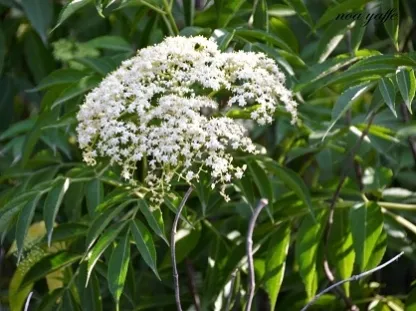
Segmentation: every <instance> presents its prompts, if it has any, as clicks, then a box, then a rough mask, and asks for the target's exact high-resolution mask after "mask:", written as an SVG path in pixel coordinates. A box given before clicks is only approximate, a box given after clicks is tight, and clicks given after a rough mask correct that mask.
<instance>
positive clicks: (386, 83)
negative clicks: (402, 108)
mask: <svg viewBox="0 0 416 311" xmlns="http://www.w3.org/2000/svg"><path fill="white" fill-rule="evenodd" d="M378 88H379V90H380V93H381V95H382V96H383V99H384V101H385V103H386V104H387V106H388V107H389V108H390V110H391V112H393V114H394V116H395V117H396V118H397V113H396V109H395V105H396V102H395V101H396V88H395V87H394V83H393V81H392V80H391V79H390V78H388V77H385V78H383V79H381V80H380V81H379V82H378Z"/></svg>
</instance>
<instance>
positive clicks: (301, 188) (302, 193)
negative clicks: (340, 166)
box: [265, 160, 315, 219]
mask: <svg viewBox="0 0 416 311" xmlns="http://www.w3.org/2000/svg"><path fill="white" fill-rule="evenodd" d="M265 165H266V166H267V167H268V169H269V170H270V171H272V172H273V173H274V174H275V176H276V177H277V178H278V179H280V180H281V181H282V182H283V184H284V185H286V186H287V187H288V188H289V189H291V190H292V191H293V192H294V193H296V195H297V196H298V197H299V198H300V199H301V200H302V201H303V203H305V205H306V206H307V207H308V209H309V212H310V215H311V217H312V219H314V217H315V216H314V212H313V206H312V199H311V195H310V192H309V190H308V187H306V185H305V182H304V181H303V180H302V178H300V177H299V175H297V174H296V173H295V172H293V171H291V170H289V169H287V168H285V167H282V166H280V165H279V164H278V163H277V162H275V161H273V160H267V161H265Z"/></svg>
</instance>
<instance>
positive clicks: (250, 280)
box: [246, 199, 268, 311]
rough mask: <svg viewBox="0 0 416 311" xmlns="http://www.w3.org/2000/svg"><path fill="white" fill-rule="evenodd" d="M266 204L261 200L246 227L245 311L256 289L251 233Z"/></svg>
mask: <svg viewBox="0 0 416 311" xmlns="http://www.w3.org/2000/svg"><path fill="white" fill-rule="evenodd" d="M267 204H268V201H267V200H266V199H261V200H260V202H259V204H258V205H257V207H256V209H255V210H254V212H253V215H252V216H251V218H250V222H249V225H248V232H247V240H246V250H247V261H248V275H249V278H248V292H247V295H248V296H247V305H246V311H250V310H251V305H252V303H253V298H254V289H255V287H256V280H255V274H254V259H253V232H254V227H255V225H256V220H257V217H259V214H260V212H261V210H262V209H263V208H264V207H265V206H266V205H267Z"/></svg>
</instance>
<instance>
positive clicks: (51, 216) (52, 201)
mask: <svg viewBox="0 0 416 311" xmlns="http://www.w3.org/2000/svg"><path fill="white" fill-rule="evenodd" d="M69 183H70V179H69V178H66V179H64V180H62V181H60V182H58V183H57V185H56V186H55V187H53V188H52V190H51V191H50V192H49V193H48V196H47V197H46V200H45V205H44V207H43V218H44V219H45V226H46V231H47V233H48V246H49V247H50V245H51V240H52V232H53V227H54V224H55V218H56V215H57V214H58V210H59V207H60V206H61V204H62V201H63V199H64V195H65V193H66V191H67V190H68V187H69Z"/></svg>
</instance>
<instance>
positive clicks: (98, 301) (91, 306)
mask: <svg viewBox="0 0 416 311" xmlns="http://www.w3.org/2000/svg"><path fill="white" fill-rule="evenodd" d="M76 281H77V282H76V284H77V288H78V294H79V296H80V302H81V305H82V306H83V309H84V310H91V311H101V310H102V309H103V306H102V297H101V289H100V282H99V280H98V277H97V275H96V274H95V273H94V272H93V273H92V275H91V282H89V284H88V286H87V287H85V283H86V281H87V264H86V263H83V264H82V265H81V266H80V268H79V274H78V277H77V279H76Z"/></svg>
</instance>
